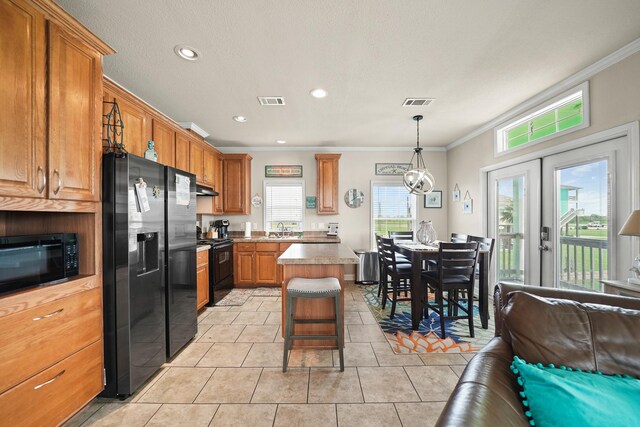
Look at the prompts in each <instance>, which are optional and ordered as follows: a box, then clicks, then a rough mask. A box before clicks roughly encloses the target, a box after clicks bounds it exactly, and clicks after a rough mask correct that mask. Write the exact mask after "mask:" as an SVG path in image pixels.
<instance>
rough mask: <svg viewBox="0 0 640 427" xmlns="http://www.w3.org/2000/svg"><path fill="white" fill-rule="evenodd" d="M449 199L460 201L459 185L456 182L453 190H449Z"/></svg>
mask: <svg viewBox="0 0 640 427" xmlns="http://www.w3.org/2000/svg"><path fill="white" fill-rule="evenodd" d="M451 200H453V201H454V202H459V201H460V187H458V184H456V186H455V187H453V191H452V192H451Z"/></svg>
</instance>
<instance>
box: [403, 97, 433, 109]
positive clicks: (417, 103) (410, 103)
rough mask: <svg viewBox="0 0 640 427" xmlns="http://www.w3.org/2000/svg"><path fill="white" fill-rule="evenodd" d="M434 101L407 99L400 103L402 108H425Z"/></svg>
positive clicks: (431, 99)
mask: <svg viewBox="0 0 640 427" xmlns="http://www.w3.org/2000/svg"><path fill="white" fill-rule="evenodd" d="M433 101H435V99H433V98H407V99H405V100H404V102H403V103H402V106H403V107H426V106H427V105H429V104H431V103H432V102H433Z"/></svg>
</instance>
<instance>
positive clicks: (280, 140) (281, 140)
mask: <svg viewBox="0 0 640 427" xmlns="http://www.w3.org/2000/svg"><path fill="white" fill-rule="evenodd" d="M276 142H277V143H278V144H285V143H286V142H287V141H285V140H284V139H276Z"/></svg>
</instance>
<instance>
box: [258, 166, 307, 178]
mask: <svg viewBox="0 0 640 427" xmlns="http://www.w3.org/2000/svg"><path fill="white" fill-rule="evenodd" d="M264 176H265V178H302V165H266V166H265V167H264Z"/></svg>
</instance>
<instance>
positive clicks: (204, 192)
mask: <svg viewBox="0 0 640 427" xmlns="http://www.w3.org/2000/svg"><path fill="white" fill-rule="evenodd" d="M217 195H218V192H217V191H214V190H213V189H212V188H210V187H205V186H204V185H196V196H217Z"/></svg>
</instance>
